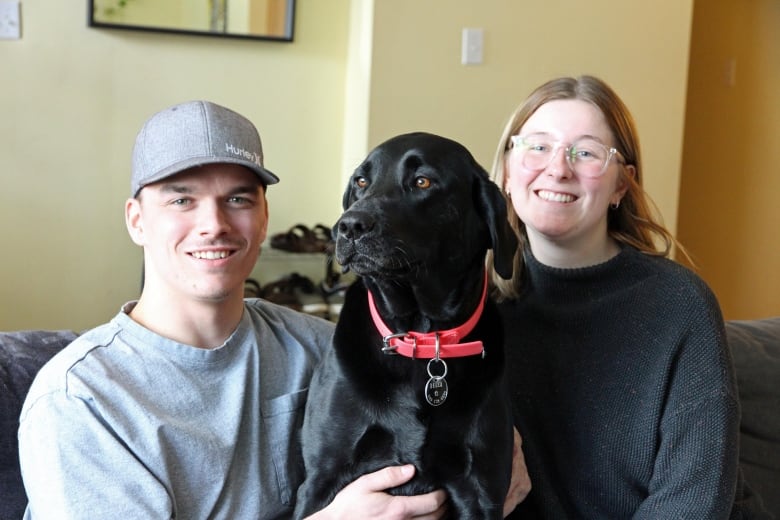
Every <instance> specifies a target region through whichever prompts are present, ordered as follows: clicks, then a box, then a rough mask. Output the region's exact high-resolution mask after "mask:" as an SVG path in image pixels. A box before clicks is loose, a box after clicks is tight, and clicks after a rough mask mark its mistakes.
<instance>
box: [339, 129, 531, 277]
mask: <svg viewBox="0 0 780 520" xmlns="http://www.w3.org/2000/svg"><path fill="white" fill-rule="evenodd" d="M343 206H344V210H345V211H344V213H343V215H342V216H341V218H340V219H339V220H338V222H337V223H336V225H335V226H334V237H335V239H336V257H337V259H338V261H339V263H340V264H341V265H342V266H344V267H345V268H348V269H351V270H352V271H354V272H355V273H356V274H358V275H361V276H366V277H377V278H382V279H389V280H390V279H408V278H412V277H421V276H427V275H428V274H429V271H430V270H431V269H437V270H442V271H444V272H447V271H459V270H462V269H463V268H464V267H465V266H467V265H473V262H475V261H482V260H483V259H484V254H485V252H486V250H487V249H490V248H492V249H493V250H494V256H495V259H496V261H495V265H496V270H497V271H498V273H499V274H500V275H501V276H504V277H506V278H508V277H509V276H510V275H511V269H512V259H513V256H514V253H515V249H516V247H517V242H516V238H515V235H514V233H513V232H512V230H511V228H510V227H509V225H508V223H507V219H506V205H505V203H504V200H503V198H502V196H501V194H500V192H499V190H498V187H497V186H496V185H495V184H494V183H493V182H491V181H490V179H489V178H488V175H487V172H485V170H484V169H483V168H482V167H481V166H479V164H477V162H476V161H475V160H474V158H473V157H472V155H471V154H470V153H469V152H468V150H466V148H464V147H463V146H462V145H460V144H458V143H457V142H455V141H452V140H449V139H446V138H443V137H440V136H437V135H432V134H427V133H412V134H404V135H400V136H397V137H394V138H392V139H390V140H388V141H386V142H384V143H382V144H381V145H379V146H378V147H376V148H375V149H374V150H372V151H371V152H370V153H369V155H368V157H366V159H365V160H364V161H363V163H362V164H360V166H358V168H357V169H356V170H355V172H354V174H353V175H352V177H351V179H350V181H349V184H348V186H347V188H346V191H345V193H344V198H343Z"/></svg>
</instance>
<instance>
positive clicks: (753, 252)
mask: <svg viewBox="0 0 780 520" xmlns="http://www.w3.org/2000/svg"><path fill="white" fill-rule="evenodd" d="M778 95H780V2H778V1H777V0H751V1H748V2H735V1H733V0H699V1H697V2H696V3H695V10H694V17H693V30H692V37H691V64H690V73H689V86H688V105H687V123H686V127H685V146H684V150H685V152H684V155H683V172H684V173H683V176H682V183H681V190H680V210H679V214H680V217H679V238H680V239H681V240H682V242H683V243H684V244H685V245H686V246H687V247H688V249H689V250H690V252H691V253H692V256H693V257H694V261H695V262H696V264H697V266H698V267H699V270H700V274H701V275H702V276H703V277H704V278H705V279H706V280H707V281H708V282H709V283H710V285H711V286H712V287H713V289H714V290H715V293H716V295H717V296H718V299H719V300H720V303H721V307H722V308H723V312H724V315H725V316H726V318H728V319H751V318H757V317H763V316H774V315H780V233H779V232H778V224H780V203H778V197H780V146H778V140H779V139H780V101H779V100H778Z"/></svg>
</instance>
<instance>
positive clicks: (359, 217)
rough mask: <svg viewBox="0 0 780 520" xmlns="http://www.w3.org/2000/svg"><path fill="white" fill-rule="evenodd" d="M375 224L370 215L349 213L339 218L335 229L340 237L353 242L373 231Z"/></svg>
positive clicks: (356, 212)
mask: <svg viewBox="0 0 780 520" xmlns="http://www.w3.org/2000/svg"><path fill="white" fill-rule="evenodd" d="M375 224H376V221H375V220H374V218H373V217H372V216H371V214H370V213H366V212H363V211H349V212H347V213H344V214H343V215H342V216H341V218H340V219H339V221H338V223H337V224H336V227H337V229H338V232H339V234H340V235H342V236H344V237H346V238H351V239H353V240H354V239H357V238H360V237H361V236H363V235H365V234H366V233H368V232H369V231H371V230H372V229H374V225H375Z"/></svg>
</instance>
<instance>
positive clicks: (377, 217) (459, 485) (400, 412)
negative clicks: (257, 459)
mask: <svg viewBox="0 0 780 520" xmlns="http://www.w3.org/2000/svg"><path fill="white" fill-rule="evenodd" d="M343 205H344V209H345V212H344V214H343V215H342V216H341V218H340V219H339V221H338V222H337V223H336V225H335V226H334V230H333V231H334V238H335V239H336V258H337V260H338V261H339V263H340V264H341V265H342V266H343V267H344V268H345V269H351V270H352V271H354V272H355V273H356V274H358V275H360V277H361V278H360V279H359V280H358V281H357V282H355V283H354V284H353V285H352V286H351V287H350V288H349V289H348V291H347V294H346V298H345V302H344V306H343V308H342V311H341V314H340V317H339V322H338V324H337V326H336V332H335V336H334V345H333V349H332V350H331V351H330V352H328V353H327V354H326V356H325V358H324V359H323V362H322V364H321V365H320V367H319V368H318V370H317V372H316V374H315V376H314V379H313V381H312V383H311V387H310V389H309V398H308V403H307V406H306V417H305V420H304V426H303V434H302V435H303V437H302V443H303V457H304V463H305V466H306V480H305V482H304V483H303V485H302V486H301V487H300V488H299V490H298V500H297V508H296V517H298V518H300V517H302V516H305V515H308V514H311V513H313V512H315V511H318V510H320V509H322V508H323V507H325V506H326V505H327V504H329V503H330V502H331V500H332V499H333V497H334V496H335V494H336V493H337V492H338V491H340V490H341V489H342V488H343V487H344V486H345V485H347V484H348V483H350V482H352V481H353V480H355V479H356V478H357V477H359V476H360V475H363V474H365V473H369V472H371V471H375V470H377V469H380V468H383V467H385V466H388V465H396V464H406V463H411V464H414V466H415V467H416V469H417V473H416V475H415V477H414V478H413V479H412V480H411V481H410V482H409V483H407V484H405V485H403V486H400V487H398V488H395V489H393V490H391V492H392V493H393V494H398V495H414V494H420V493H425V492H428V491H431V490H434V489H444V490H446V492H447V493H448V497H449V506H448V507H449V512H450V514H451V517H452V518H461V519H480V518H501V517H502V508H503V502H504V499H505V497H506V493H507V489H508V486H509V480H510V473H511V462H512V421H511V412H510V407H509V402H508V398H507V397H506V395H505V393H504V388H503V386H504V383H503V361H504V353H503V333H502V327H501V323H500V321H499V320H500V319H499V317H498V313H497V310H496V309H495V308H494V306H493V304H492V302H491V301H490V300H489V298H486V288H487V278H486V274H485V254H486V252H487V250H488V249H491V248H492V249H493V254H494V258H495V265H496V269H497V271H498V272H499V274H500V275H501V276H503V277H505V278H508V277H509V276H510V275H511V272H512V262H513V258H514V253H515V249H516V247H517V241H516V238H515V235H514V233H513V232H512V230H511V228H510V227H509V226H508V224H507V220H506V205H505V204H504V201H503V198H502V197H501V194H500V192H499V190H498V188H497V186H496V185H495V184H493V183H492V182H491V181H490V179H489V178H488V175H487V173H486V172H485V170H484V169H483V168H482V167H480V166H479V165H478V164H477V162H476V161H475V160H474V158H473V157H472V156H471V154H470V153H469V152H468V150H466V149H465V148H464V147H463V146H461V145H460V144H458V143H456V142H455V141H451V140H449V139H445V138H443V137H439V136H436V135H431V134H426V133H413V134H406V135H401V136H398V137H395V138H393V139H390V140H388V141H386V142H385V143H383V144H381V145H379V146H378V147H377V148H375V149H374V150H373V151H372V152H371V153H370V154H369V155H368V157H367V158H366V159H365V161H363V163H362V164H361V165H360V166H359V167H358V168H357V170H356V171H355V173H354V174H353V175H352V178H351V180H350V182H349V185H348V187H347V189H346V192H345V193H344V200H343ZM372 307H373V308H374V309H375V311H376V313H375V314H376V316H372Z"/></svg>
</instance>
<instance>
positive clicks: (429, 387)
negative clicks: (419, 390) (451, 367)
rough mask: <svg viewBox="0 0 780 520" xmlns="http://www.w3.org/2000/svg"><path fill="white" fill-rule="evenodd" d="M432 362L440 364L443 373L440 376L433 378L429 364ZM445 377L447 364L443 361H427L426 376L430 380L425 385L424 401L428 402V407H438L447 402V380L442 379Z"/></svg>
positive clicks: (434, 359)
mask: <svg viewBox="0 0 780 520" xmlns="http://www.w3.org/2000/svg"><path fill="white" fill-rule="evenodd" d="M433 362H436V363H441V364H442V367H443V370H444V372H443V373H442V374H441V375H439V376H435V375H433V372H431V363H433ZM446 375H447V363H445V362H444V360H442V359H437V358H433V359H431V360H430V361H428V376H430V379H428V382H427V383H425V400H426V401H428V404H429V405H431V406H439V405H440V404H442V403H443V402H444V401H446V400H447V393H448V392H449V386H448V385H447V380H446V379H444V377H445V376H446Z"/></svg>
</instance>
